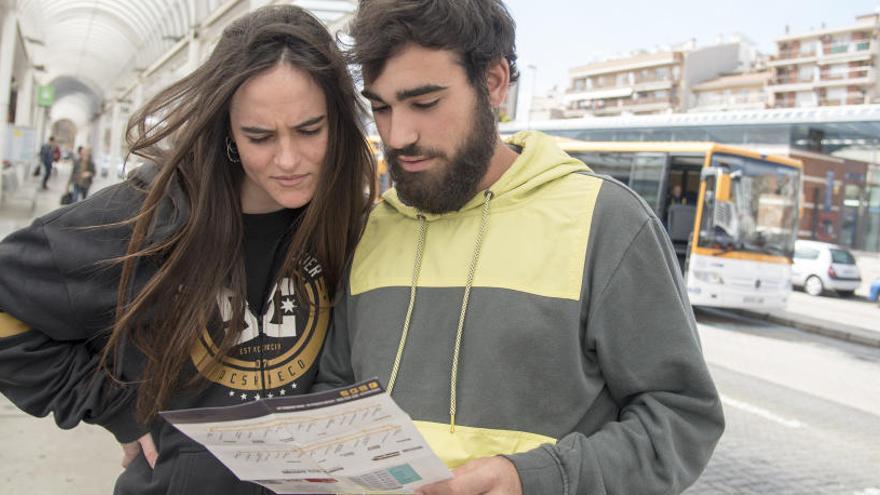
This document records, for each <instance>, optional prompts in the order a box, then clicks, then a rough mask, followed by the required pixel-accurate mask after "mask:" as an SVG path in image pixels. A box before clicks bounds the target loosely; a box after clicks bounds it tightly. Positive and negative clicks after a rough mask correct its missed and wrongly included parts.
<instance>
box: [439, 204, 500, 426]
mask: <svg viewBox="0 0 880 495" xmlns="http://www.w3.org/2000/svg"><path fill="white" fill-rule="evenodd" d="M491 199H492V191H486V200H485V201H484V202H483V216H482V218H481V219H480V231H479V232H478V233H477V240H476V242H475V243H474V256H473V257H472V258H471V266H470V268H469V269H468V278H467V283H466V284H465V286H464V297H463V298H462V300H461V314H460V315H459V317H458V329H457V330H456V332H455V351H454V352H453V353H452V376H451V377H450V379H449V432H450V433H455V395H456V388H457V386H458V354H459V351H460V350H461V336H462V333H463V332H464V316H465V314H466V313H467V307H468V300H469V299H470V297H471V286H472V285H473V284H474V273H476V271H477V261H478V260H479V259H480V248H482V247H483V236H484V234H485V233H486V225H487V224H488V223H489V201H490V200H491Z"/></svg>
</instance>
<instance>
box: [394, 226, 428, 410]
mask: <svg viewBox="0 0 880 495" xmlns="http://www.w3.org/2000/svg"><path fill="white" fill-rule="evenodd" d="M427 231H428V225H427V223H426V222H425V216H424V215H422V214H419V244H418V246H416V262H415V265H414V266H413V275H412V284H410V288H409V307H408V308H406V319H404V320H403V332H402V333H401V334H400V344H398V345H397V356H396V357H395V358H394V366H392V367H391V378H389V379H388V395H391V393H392V392H394V383H395V382H396V381H397V372H398V371H399V370H400V359H401V358H402V357H403V346H404V345H406V336H407V335H409V323H410V320H411V319H412V313H413V308H415V306H416V284H417V283H418V281H419V272H421V271H422V254H423V253H424V251H425V234H426V232H427Z"/></svg>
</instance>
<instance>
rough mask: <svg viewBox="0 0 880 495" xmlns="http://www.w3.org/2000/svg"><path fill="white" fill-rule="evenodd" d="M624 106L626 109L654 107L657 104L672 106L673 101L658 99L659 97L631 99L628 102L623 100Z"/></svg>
mask: <svg viewBox="0 0 880 495" xmlns="http://www.w3.org/2000/svg"><path fill="white" fill-rule="evenodd" d="M621 101H622V104H623V106H625V107H634V106H638V105H652V104H656V103H666V104H669V105H670V106H671V105H672V100H671V99H669V98H668V97H667V98H658V97H649V98H638V99H635V98H630V99H626V100H621Z"/></svg>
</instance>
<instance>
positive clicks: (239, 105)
mask: <svg viewBox="0 0 880 495" xmlns="http://www.w3.org/2000/svg"><path fill="white" fill-rule="evenodd" d="M229 124H230V127H231V128H232V138H233V139H234V140H235V144H236V145H237V147H238V154H239V156H240V158H241V166H242V168H243V169H244V173H245V177H244V183H243V184H242V187H241V206H242V210H243V211H244V212H245V213H268V212H272V211H277V210H280V209H282V208H299V207H301V206H303V205H305V204H307V203H308V202H309V201H311V199H312V196H314V194H315V189H316V187H317V185H318V179H319V178H320V175H321V169H322V168H323V165H324V156H325V155H326V154H327V140H328V137H327V136H328V129H327V128H328V125H329V124H328V122H327V106H326V103H325V101H324V92H323V91H322V90H321V88H320V87H319V86H318V85H317V84H316V83H315V81H313V80H312V78H311V76H309V74H308V73H306V72H305V71H302V70H300V69H298V68H296V67H293V66H291V65H290V64H286V63H280V64H278V65H276V66H275V67H273V68H271V69H269V70H267V71H265V72H263V73H261V74H257V75H256V76H254V77H252V78H250V79H248V80H247V81H246V82H245V83H244V84H242V85H241V87H239V88H238V90H237V91H236V92H235V94H234V95H233V96H232V103H231V106H230V111H229Z"/></svg>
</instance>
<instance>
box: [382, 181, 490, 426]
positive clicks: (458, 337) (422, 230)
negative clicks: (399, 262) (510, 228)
mask: <svg viewBox="0 0 880 495" xmlns="http://www.w3.org/2000/svg"><path fill="white" fill-rule="evenodd" d="M493 196H494V194H493V193H492V191H486V192H485V201H484V202H483V213H482V216H481V218H480V230H479V232H477V238H476V241H475V242H474V254H473V257H472V258H471V264H470V267H469V268H468V276H467V282H466V283H465V286H464V296H463V297H462V301H461V314H460V315H459V317H458V328H457V329H456V332H455V348H454V350H453V352H452V371H451V373H450V379H449V381H450V383H449V389H450V390H449V431H450V432H451V433H455V411H456V401H455V399H456V391H457V387H458V358H459V355H460V353H461V341H462V336H463V334H464V318H465V315H466V314H467V308H468V302H469V300H470V295H471V287H472V286H473V283H474V274H475V273H476V271H477V262H478V261H479V259H480V249H481V248H482V247H483V238H484V237H485V233H486V227H487V225H488V223H489V202H490V201H491V200H492V197H493ZM427 229H428V227H427V224H426V221H425V217H424V216H423V215H421V214H420V215H419V243H418V246H417V247H416V260H415V266H414V267H413V276H412V285H411V287H410V293H409V307H408V308H407V310H406V319H405V320H404V322H403V331H402V332H401V335H400V344H399V345H398V346H397V356H396V357H395V358H394V365H393V366H392V368H391V378H390V379H389V380H388V394H389V395H391V393H392V392H393V391H394V384H395V382H396V381H397V373H398V371H399V370H400V361H401V359H402V357H403V349H404V346H405V345H406V339H407V336H408V334H409V325H410V321H411V319H412V313H413V309H414V308H415V303H416V286H417V284H418V280H419V272H420V271H421V268H422V255H423V254H424V250H425V236H426V232H427Z"/></svg>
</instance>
